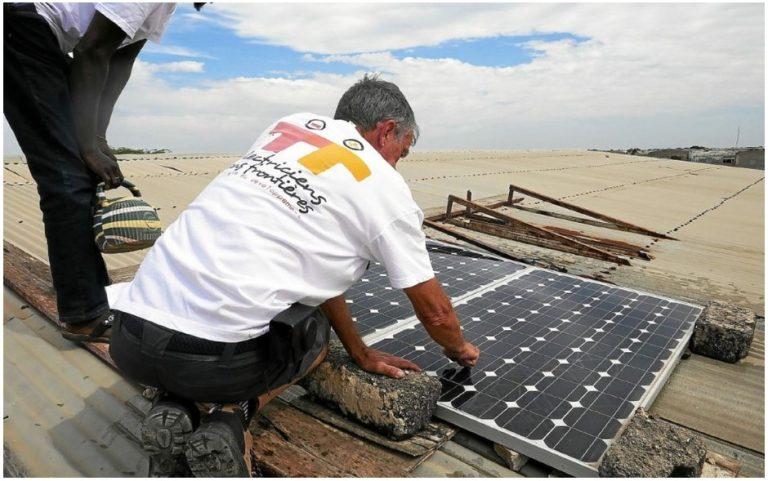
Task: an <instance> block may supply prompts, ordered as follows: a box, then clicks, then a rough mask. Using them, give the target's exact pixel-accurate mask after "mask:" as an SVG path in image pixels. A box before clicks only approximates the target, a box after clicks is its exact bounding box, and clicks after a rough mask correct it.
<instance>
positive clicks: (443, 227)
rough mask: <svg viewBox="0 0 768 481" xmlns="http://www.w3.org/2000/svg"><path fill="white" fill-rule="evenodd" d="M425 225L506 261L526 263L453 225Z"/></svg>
mask: <svg viewBox="0 0 768 481" xmlns="http://www.w3.org/2000/svg"><path fill="white" fill-rule="evenodd" d="M424 225H425V226H427V227H430V228H432V229H435V230H437V231H440V232H443V233H445V234H448V235H452V236H453V237H456V238H457V239H461V240H463V241H464V242H466V243H467V244H471V245H473V246H476V247H480V248H481V249H485V250H487V251H488V252H490V253H492V254H496V255H497V256H499V257H503V258H504V259H509V260H511V261H517V262H525V259H522V258H520V257H517V256H514V255H512V254H510V253H509V252H507V251H505V250H502V249H499V248H497V247H495V246H493V245H491V244H488V243H487V242H483V241H481V240H478V239H475V238H473V237H470V236H468V235H466V234H464V233H463V232H461V231H460V230H458V229H456V228H454V227H453V226H451V225H448V224H441V223H439V222H435V221H433V220H429V219H424Z"/></svg>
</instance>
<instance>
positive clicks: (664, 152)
mask: <svg viewBox="0 0 768 481" xmlns="http://www.w3.org/2000/svg"><path fill="white" fill-rule="evenodd" d="M643 155H645V156H646V157H656V158H657V159H672V160H688V149H655V150H648V151H647V152H646V153H645V154H643Z"/></svg>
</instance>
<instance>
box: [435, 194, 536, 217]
mask: <svg viewBox="0 0 768 481" xmlns="http://www.w3.org/2000/svg"><path fill="white" fill-rule="evenodd" d="M523 200H525V198H524V197H518V198H517V199H512V201H511V203H512V204H517V203H518V202H522V201H523ZM509 204H510V202H509V201H507V200H500V201H498V202H493V203H491V204H482V205H485V206H486V207H488V208H490V209H497V208H499V207H503V206H505V205H509ZM462 215H464V212H463V211H459V212H451V214H450V216H449V215H448V214H446V213H440V214H435V215H430V216H429V217H427V218H426V219H428V220H432V221H441V220H446V219H451V218H453V217H460V216H462Z"/></svg>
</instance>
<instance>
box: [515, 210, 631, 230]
mask: <svg viewBox="0 0 768 481" xmlns="http://www.w3.org/2000/svg"><path fill="white" fill-rule="evenodd" d="M510 207H512V208H513V209H519V210H522V211H525V212H531V213H533V214H539V215H545V216H547V217H554V218H556V219H563V220H568V221H571V222H578V223H580V224H587V225H593V226H595V227H604V228H606V229H614V230H620V231H622V232H626V229H624V228H622V227H619V226H617V225H616V224H611V223H610V222H603V221H600V220H594V219H585V218H583V217H576V216H575V215H568V214H561V213H559V212H550V211H548V210H544V209H536V208H535V207H526V206H523V205H511V206H510Z"/></svg>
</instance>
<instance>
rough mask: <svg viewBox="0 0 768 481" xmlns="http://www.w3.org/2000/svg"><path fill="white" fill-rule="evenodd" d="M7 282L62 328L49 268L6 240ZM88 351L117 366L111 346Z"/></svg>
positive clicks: (93, 345)
mask: <svg viewBox="0 0 768 481" xmlns="http://www.w3.org/2000/svg"><path fill="white" fill-rule="evenodd" d="M3 283H4V284H5V285H6V286H8V287H9V288H10V289H11V290H12V291H14V292H15V293H16V294H18V295H19V296H20V297H21V298H22V299H24V300H25V301H26V302H27V303H29V305H30V306H32V307H34V308H35V309H37V311H39V312H40V313H41V314H43V315H44V316H45V317H47V318H48V319H50V320H51V321H52V322H53V323H55V324H56V325H57V326H59V327H61V326H62V324H61V322H60V321H59V311H58V309H57V307H56V292H55V291H54V290H53V281H52V280H51V270H50V269H49V268H48V265H47V264H45V263H44V262H42V261H40V260H39V259H36V258H34V257H32V256H31V255H29V254H27V253H26V252H24V251H23V250H21V249H19V248H18V247H16V246H14V245H13V244H11V243H9V242H6V241H3ZM85 348H86V349H88V350H89V351H91V352H92V353H94V354H96V356H98V357H99V358H100V359H102V360H103V361H105V362H107V363H108V364H110V365H111V366H113V367H114V363H113V362H112V358H110V357H109V345H108V344H105V343H87V344H85Z"/></svg>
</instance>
